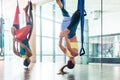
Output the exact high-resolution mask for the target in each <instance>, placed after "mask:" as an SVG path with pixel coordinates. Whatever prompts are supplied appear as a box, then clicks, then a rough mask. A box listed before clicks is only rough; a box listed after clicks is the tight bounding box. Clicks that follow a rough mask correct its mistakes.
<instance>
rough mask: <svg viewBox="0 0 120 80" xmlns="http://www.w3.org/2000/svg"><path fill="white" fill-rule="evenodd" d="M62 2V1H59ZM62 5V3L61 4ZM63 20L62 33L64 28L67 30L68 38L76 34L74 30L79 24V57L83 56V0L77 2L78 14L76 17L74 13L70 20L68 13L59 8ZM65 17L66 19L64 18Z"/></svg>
mask: <svg viewBox="0 0 120 80" xmlns="http://www.w3.org/2000/svg"><path fill="white" fill-rule="evenodd" d="M61 1H62V2H63V1H64V0H61ZM63 4H64V3H63ZM61 10H62V13H63V16H64V20H63V22H62V31H64V30H65V29H66V28H67V29H68V30H69V34H68V38H71V37H73V36H74V35H75V34H76V29H77V26H78V23H79V22H80V27H81V49H80V53H79V55H80V56H82V55H84V54H85V50H84V46H83V44H84V16H86V11H85V9H84V0H78V6H77V11H78V12H79V13H78V14H80V15H77V14H76V12H77V11H76V12H75V13H74V14H73V15H72V17H71V18H70V17H69V15H66V14H68V12H67V11H66V10H65V9H64V6H63V8H61ZM66 16H67V17H66ZM66 33H68V31H67V30H65V31H64V32H63V34H66Z"/></svg>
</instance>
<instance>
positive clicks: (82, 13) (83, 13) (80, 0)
mask: <svg viewBox="0 0 120 80" xmlns="http://www.w3.org/2000/svg"><path fill="white" fill-rule="evenodd" d="M77 9H79V10H80V23H81V24H80V27H81V49H80V53H79V55H80V56H82V55H84V54H85V50H84V46H83V44H84V16H86V11H85V9H84V0H78V7H77Z"/></svg>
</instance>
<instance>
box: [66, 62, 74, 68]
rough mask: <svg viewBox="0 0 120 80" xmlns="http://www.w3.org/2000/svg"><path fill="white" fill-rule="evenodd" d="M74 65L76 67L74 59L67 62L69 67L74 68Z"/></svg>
mask: <svg viewBox="0 0 120 80" xmlns="http://www.w3.org/2000/svg"><path fill="white" fill-rule="evenodd" d="M74 67H75V64H73V63H72V61H71V60H69V61H68V63H67V68H69V69H73V68H74Z"/></svg>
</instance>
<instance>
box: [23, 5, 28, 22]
mask: <svg viewBox="0 0 120 80" xmlns="http://www.w3.org/2000/svg"><path fill="white" fill-rule="evenodd" d="M28 8H29V4H27V6H26V7H25V8H24V9H23V10H24V12H25V18H26V24H27V22H29V19H28Z"/></svg>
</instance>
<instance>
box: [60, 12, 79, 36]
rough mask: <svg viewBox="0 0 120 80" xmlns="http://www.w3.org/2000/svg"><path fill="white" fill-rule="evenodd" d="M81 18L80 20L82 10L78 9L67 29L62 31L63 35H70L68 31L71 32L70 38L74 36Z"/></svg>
mask: <svg viewBox="0 0 120 80" xmlns="http://www.w3.org/2000/svg"><path fill="white" fill-rule="evenodd" d="M79 20H80V11H79V10H77V11H76V12H75V13H74V14H73V16H72V18H71V22H70V24H69V26H68V27H67V29H65V31H63V32H62V34H61V36H65V35H68V33H69V35H68V38H72V37H73V36H74V35H75V33H76V29H77V26H78V24H79Z"/></svg>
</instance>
